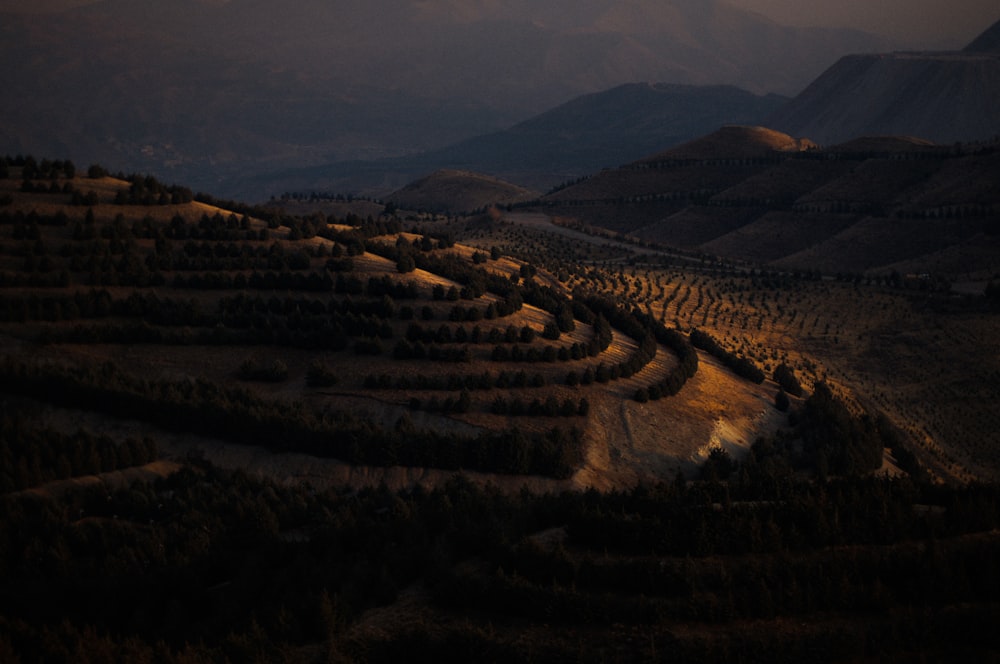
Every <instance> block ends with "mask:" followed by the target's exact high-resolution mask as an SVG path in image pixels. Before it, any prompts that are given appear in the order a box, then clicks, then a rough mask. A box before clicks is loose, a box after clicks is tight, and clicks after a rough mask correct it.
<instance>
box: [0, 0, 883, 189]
mask: <svg viewBox="0 0 1000 664" xmlns="http://www.w3.org/2000/svg"><path fill="white" fill-rule="evenodd" d="M886 46H888V45H887V44H886V43H885V41H884V40H882V39H880V38H876V37H873V36H871V35H867V34H863V33H859V32H856V31H847V30H819V29H799V28H787V27H783V26H779V25H777V24H775V23H772V22H770V21H768V20H767V19H765V18H763V17H761V16H759V15H756V14H752V13H748V12H743V11H740V10H737V9H734V8H731V7H729V6H728V5H726V4H724V3H723V2H721V1H718V0H670V1H669V2H664V1H661V0H572V1H571V0H549V1H547V2H545V3H538V2H528V1H527V0H519V1H516V2H507V3H496V2H493V1H491V0H463V2H457V1H455V0H425V1H423V2H416V1H401V0H371V1H369V2H364V3H353V4H350V3H331V2H327V1H323V0H290V1H289V2H282V3H277V2H273V0H230V1H229V2H210V1H208V0H201V1H199V0H175V1H172V2H169V3H165V2H160V1H158V0H101V1H98V2H95V3H93V4H90V5H88V6H85V7H80V8H77V9H74V10H70V11H66V12H61V13H57V14H48V15H44V16H29V15H5V16H3V17H2V18H0V59H2V61H3V62H4V63H6V64H7V66H4V67H2V68H0V89H2V90H3V94H2V95H0V118H2V119H3V121H2V122H0V150H2V151H4V152H10V153H17V152H31V153H37V154H49V155H61V156H63V157H68V158H71V159H74V160H78V161H81V162H83V161H86V160H91V161H98V162H100V163H102V164H105V165H107V166H108V167H109V168H112V169H115V170H119V169H120V170H125V171H131V170H135V171H141V172H152V173H154V174H155V175H157V176H158V177H159V178H161V179H165V180H171V179H174V180H176V181H183V182H186V183H188V184H189V185H190V186H193V187H195V188H199V189H204V190H206V191H210V192H213V193H215V194H218V195H229V194H232V193H234V189H233V188H232V185H231V183H232V182H234V181H235V180H239V179H244V178H246V177H248V176H252V175H255V174H260V173H266V172H274V171H278V170H282V169H287V168H289V167H293V166H313V165H320V164H325V163H332V162H338V161H346V160H357V159H364V160H377V159H381V158H386V157H393V156H402V155H406V154H414V153H417V152H422V151H427V150H431V149H436V148H440V147H442V146H446V145H449V144H453V143H456V142H458V141H460V140H462V139H465V138H468V137H471V136H476V135H480V134H487V133H490V132H494V131H497V130H501V129H504V128H508V127H511V126H513V125H515V124H516V123H517V122H519V121H522V120H524V119H526V118H530V117H532V116H534V115H536V114H538V113H541V112H543V111H546V110H547V109H551V108H554V107H555V106H557V105H559V104H561V103H564V102H566V101H567V100H570V99H573V98H574V97H577V96H580V95H584V94H591V93H595V92H600V91H603V90H608V89H610V88H613V87H615V86H617V85H621V84H624V83H629V82H635V81H650V80H651V81H669V82H673V83H683V84H691V85H706V84H728V85H739V86H740V87H742V88H744V89H747V90H750V91H753V92H755V93H764V92H776V93H781V94H793V93H795V92H797V91H799V90H801V89H802V88H803V87H804V86H805V85H806V84H807V83H808V82H809V81H810V80H812V79H813V78H814V77H815V76H816V75H817V74H818V73H819V72H821V71H822V70H823V69H824V68H825V67H827V66H829V64H830V63H831V62H833V61H835V60H836V58H838V57H839V56H841V55H843V54H845V53H851V52H858V51H862V52H866V51H875V50H879V49H884V48H885V47H886ZM612 158H613V157H612Z"/></svg>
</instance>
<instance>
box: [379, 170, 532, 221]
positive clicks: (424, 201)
mask: <svg viewBox="0 0 1000 664" xmlns="http://www.w3.org/2000/svg"><path fill="white" fill-rule="evenodd" d="M535 198H538V193H537V192H533V191H531V190H528V189H525V188H524V187H518V186H517V185H513V184H510V183H509V182H504V181H503V180H499V179H497V178H494V177H490V176H487V175H481V174H478V173H470V172H468V171H454V170H440V171H435V172H434V173H431V174H430V175H428V176H426V177H423V178H421V179H419V180H417V181H415V182H412V183H410V184H408V185H407V186H405V187H403V188H402V189H400V190H399V191H396V192H394V193H392V194H390V195H389V196H387V197H386V202H387V203H393V204H395V205H396V206H397V207H399V208H402V209H405V210H427V211H431V212H443V213H458V212H471V211H473V210H481V209H485V208H486V207H488V206H490V205H502V206H507V205H511V204H513V203H521V202H524V201H529V200H533V199H535Z"/></svg>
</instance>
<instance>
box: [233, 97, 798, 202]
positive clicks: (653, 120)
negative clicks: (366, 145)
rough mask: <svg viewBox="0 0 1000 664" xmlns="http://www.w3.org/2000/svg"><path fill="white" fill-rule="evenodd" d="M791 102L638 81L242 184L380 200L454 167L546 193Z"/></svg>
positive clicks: (266, 189)
mask: <svg viewBox="0 0 1000 664" xmlns="http://www.w3.org/2000/svg"><path fill="white" fill-rule="evenodd" d="M786 101H787V98H786V97H781V96H779V95H755V94H752V93H749V92H747V91H745V90H741V89H739V88H734V87H730V86H691V85H671V84H647V83H632V84H626V85H621V86H618V87H615V88H613V89H611V90H607V91H604V92H599V93H595V94H591V95H584V96H581V97H578V98H576V99H573V100H571V101H569V102H567V103H565V104H562V105H560V106H558V107H556V108H554V109H552V110H550V111H547V112H545V113H542V114H541V115H538V116H536V117H533V118H531V119H529V120H526V121H524V122H521V123H519V124H516V125H514V126H513V127H511V128H510V129H506V130H503V131H498V132H493V133H490V134H485V135H482V136H477V137H474V138H470V139H467V140H464V141H460V142H458V143H455V144H453V145H450V146H448V147H445V148H441V149H438V150H431V151H427V152H422V153H419V154H416V155H411V156H408V157H400V158H396V159H382V160H377V161H370V162H341V163H335V164H329V165H324V166H319V167H314V168H300V169H290V170H288V171H285V172H279V173H267V174H264V175H262V176H259V177H257V178H254V179H251V180H249V181H247V182H245V183H242V184H239V185H237V188H238V190H239V191H243V192H246V195H252V194H253V193H255V192H256V193H257V194H258V195H259V194H260V192H269V193H272V194H274V193H281V192H284V191H310V190H320V191H335V192H348V191H360V192H362V193H366V194H371V195H376V196H382V195H385V194H386V193H387V192H388V191H392V190H394V189H397V188H399V187H401V186H403V185H404V184H406V183H408V182H410V181H412V180H414V179H416V178H418V177H420V176H422V175H425V174H427V173H430V172H432V171H436V170H440V169H455V170H465V171H475V172H480V173H489V174H491V175H493V176H496V177H500V178H503V179H505V180H508V181H510V182H513V183H517V184H518V185H520V186H524V187H528V188H532V189H537V190H540V191H546V190H548V189H550V188H552V187H554V186H556V185H559V184H562V183H564V182H567V181H569V180H574V179H577V178H580V177H582V176H586V175H589V174H591V173H593V172H594V171H597V170H600V169H602V168H605V167H615V166H618V165H620V164H623V163H627V162H629V161H633V160H635V159H637V158H638V157H641V156H643V155H647V154H650V153H652V152H654V151H657V150H660V149H662V148H663V146H667V145H676V144H678V143H683V142H684V141H688V140H691V139H693V138H695V137H698V136H701V135H704V134H706V133H708V132H710V131H712V130H714V129H716V128H718V127H719V126H720V125H723V124H727V123H739V124H755V123H758V122H760V121H761V120H762V119H763V118H764V117H766V116H767V115H768V114H770V113H771V112H773V111H774V110H776V109H777V108H779V107H780V106H781V105H782V104H783V103H785V102H786Z"/></svg>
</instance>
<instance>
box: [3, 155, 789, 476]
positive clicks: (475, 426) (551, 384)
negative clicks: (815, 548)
mask: <svg viewBox="0 0 1000 664" xmlns="http://www.w3.org/2000/svg"><path fill="white" fill-rule="evenodd" d="M63 169H64V166H63V165H62V164H61V163H59V162H56V164H55V165H53V163H51V162H45V163H42V164H35V163H32V164H29V165H17V166H13V167H11V169H10V172H9V173H8V175H10V176H11V177H8V178H7V179H5V180H0V186H2V187H3V190H2V195H3V196H4V197H5V199H6V200H7V205H5V206H4V208H3V209H2V210H0V215H2V221H3V223H2V228H3V229H5V230H4V233H3V234H2V242H3V244H2V247H3V251H2V254H0V256H2V258H0V285H2V289H3V290H2V292H0V319H2V333H3V337H2V338H3V351H4V355H5V364H4V369H3V371H4V376H5V384H7V385H12V386H16V387H15V388H13V391H14V392H15V393H17V394H20V395H22V396H25V397H29V398H32V399H35V400H40V401H42V402H45V403H47V404H49V406H48V407H49V408H53V409H54V410H53V411H52V412H51V413H50V415H49V416H48V419H51V420H52V421H53V422H63V423H64V425H65V427H66V428H67V429H68V430H69V429H72V428H73V426H74V425H73V422H74V421H76V420H77V419H80V418H83V419H87V420H88V421H94V422H95V426H97V427H98V428H102V427H112V428H118V429H120V428H121V427H123V426H124V427H125V429H126V430H131V429H134V430H135V431H136V432H146V433H148V432H149V431H152V430H155V431H157V432H159V433H160V434H163V433H170V434H171V436H172V437H170V438H169V439H170V440H171V441H173V442H171V443H170V446H169V449H170V454H171V455H173V456H174V457H177V456H183V455H184V454H187V453H188V452H189V451H191V450H195V449H197V450H200V451H201V452H200V453H206V452H207V453H209V454H210V455H211V454H215V455H216V457H214V458H218V459H229V460H230V461H229V463H232V464H235V465H238V466H241V467H248V466H252V467H257V468H258V469H260V470H261V471H262V472H266V471H267V469H268V461H267V458H266V456H265V457H264V458H263V459H262V458H260V457H258V456H254V455H257V454H258V453H259V450H269V451H270V452H271V453H281V454H284V455H298V456H294V457H290V456H284V457H282V458H281V460H277V459H275V460H274V461H275V462H276V463H275V464H273V465H278V466H280V467H281V468H282V470H281V471H280V472H281V473H282V474H284V476H287V477H289V478H294V477H296V476H297V477H303V476H309V477H310V479H311V481H320V482H323V483H329V484H335V483H338V482H342V481H344V480H345V478H346V479H347V480H348V481H349V482H351V483H358V484H362V485H365V484H372V483H378V482H380V481H387V482H390V483H391V484H393V485H394V486H409V485H411V484H413V483H414V482H415V481H417V479H418V478H419V479H420V480H421V481H423V482H430V483H434V482H435V481H444V480H445V479H446V478H447V477H448V476H449V474H450V473H451V472H453V471H455V470H458V469H463V470H466V471H470V472H478V473H481V474H482V475H483V477H486V476H497V477H496V478H495V479H494V481H499V482H506V483H509V484H510V485H511V486H519V485H521V484H524V483H529V484H530V483H537V484H539V486H561V485H565V486H598V487H613V486H629V485H631V484H633V483H634V482H635V481H637V480H638V479H641V478H647V479H664V478H669V477H672V476H673V475H674V474H675V473H676V472H678V471H679V470H681V471H685V472H694V470H695V468H696V466H697V465H698V464H699V463H700V462H701V461H702V460H703V459H704V458H705V456H706V455H707V453H708V449H709V447H710V446H711V445H713V444H715V445H718V444H719V442H720V439H719V436H718V434H717V431H716V430H717V427H718V423H719V422H720V421H724V422H726V423H727V424H728V426H729V427H730V429H731V430H732V432H731V433H730V434H728V435H727V436H726V437H725V441H726V443H727V445H731V446H732V449H733V450H734V451H737V450H739V449H740V448H741V447H742V448H746V447H747V446H749V444H750V443H751V442H752V441H753V440H754V439H755V438H756V437H757V436H758V435H762V434H765V433H767V432H769V431H772V430H773V429H775V428H776V427H777V426H779V425H780V423H781V418H780V416H779V413H778V412H777V411H776V410H775V409H774V407H773V405H772V404H771V403H770V400H771V396H772V395H773V390H774V388H773V387H767V386H756V385H754V386H752V387H749V388H743V387H741V386H740V384H741V382H742V381H741V379H739V378H738V377H736V376H734V375H732V374H730V373H729V372H727V371H726V370H724V369H722V368H721V367H719V366H715V365H713V364H712V363H708V364H706V365H705V367H704V370H703V371H701V372H698V375H697V379H696V380H695V381H693V382H692V384H691V388H690V389H685V390H684V395H685V396H684V397H683V398H682V397H677V398H676V399H674V400H673V401H672V402H670V403H669V404H668V401H670V400H666V397H668V396H669V395H672V394H676V393H677V392H678V391H680V390H681V387H682V386H684V385H685V383H686V381H688V379H689V378H690V377H691V376H693V375H695V372H696V370H697V367H698V360H697V354H696V352H695V351H694V349H692V348H691V347H690V345H689V344H688V342H687V339H686V337H685V336H684V335H681V334H677V333H676V332H673V331H671V330H670V329H669V328H667V327H665V326H663V325H661V324H660V323H659V322H658V321H655V320H653V319H652V318H651V317H650V316H649V315H648V313H646V312H643V311H641V310H638V309H635V310H633V308H632V307H631V306H630V305H629V303H628V302H627V301H624V302H623V301H621V300H614V299H606V298H599V297H594V296H593V295H592V294H588V293H587V292H584V291H580V292H577V293H575V294H574V293H572V292H571V291H570V289H569V288H568V287H567V285H566V284H565V283H564V281H560V278H559V277H560V275H559V274H553V273H549V272H547V271H545V270H539V269H537V268H536V267H534V266H532V265H531V264H529V263H526V262H524V261H523V260H516V259H512V258H508V257H505V256H504V255H503V252H502V251H500V250H499V249H497V248H490V247H484V248H483V249H474V248H471V247H468V246H462V245H456V244H454V243H453V242H452V241H451V240H449V238H448V237H447V236H444V235H441V236H437V237H435V236H434V235H433V233H431V234H420V233H418V234H414V233H408V232H403V231H402V229H401V225H400V223H399V222H398V221H395V220H393V219H390V218H388V217H386V218H382V219H379V220H375V219H368V220H361V219H358V218H348V219H345V220H341V221H337V222H336V223H334V220H331V219H326V218H325V217H324V216H323V215H322V214H316V215H313V216H310V217H307V218H295V219H293V218H288V217H282V216H280V215H279V214H277V213H273V212H267V211H266V210H265V211H258V212H260V213H261V216H257V217H254V216H250V215H249V214H242V213H234V212H229V211H225V210H222V209H219V208H216V207H213V206H211V205H208V204H206V203H201V202H196V201H193V200H190V192H187V191H186V190H184V189H183V188H179V187H164V186H163V185H162V184H160V183H158V182H156V181H155V180H153V179H151V178H140V177H134V178H131V179H130V180H121V179H117V178H113V177H108V176H106V175H104V174H103V173H101V172H99V171H95V172H92V173H91V174H90V175H88V176H86V177H82V176H79V175H77V174H75V173H73V174H72V175H73V176H72V177H69V174H68V173H67V172H66V171H65V170H63ZM26 173H27V176H26V175H25V174H26ZM261 217H266V218H261ZM345 221H347V222H350V223H343V222H345ZM563 280H565V277H563ZM640 394H641V397H642V398H641V399H639V398H637V395H640ZM686 399H691V400H693V402H694V403H697V402H705V403H708V404H711V405H710V407H706V408H699V407H695V406H692V407H690V408H687V409H684V408H676V407H675V406H676V403H674V402H677V401H678V400H680V401H682V402H683V401H684V400H686ZM207 404H211V406H208V405H207ZM67 408H73V409H80V408H82V409H83V410H84V411H86V413H79V412H77V411H76V410H74V411H73V412H72V413H68V412H67V411H66V409H67ZM123 421H125V422H127V425H124V424H121V422H123ZM101 422H103V424H101ZM665 428H666V429H669V430H674V431H676V433H673V434H669V435H664V434H663V432H664V429H665ZM143 435H145V434H143ZM185 436H186V438H185ZM219 440H221V441H223V442H225V443H228V445H229V446H228V447H227V446H226V445H221V446H220V445H218V444H216V442H213V441H219ZM233 444H235V445H237V446H241V447H238V448H236V449H242V450H243V454H244V456H242V457H240V456H239V455H236V456H234V452H233V449H234V448H233V447H232V445H233ZM250 448H253V449H250ZM164 449H166V448H164ZM213 450H214V452H212V451H213ZM255 450H256V451H255ZM303 455H305V456H303ZM290 458H294V459H295V462H294V463H292V462H291V461H289V459H290ZM408 469H409V470H408ZM428 469H429V470H428ZM529 476H532V477H534V478H535V479H527V478H528V477H529ZM435 478H437V479H435ZM504 478H508V479H504ZM539 478H548V479H546V480H543V479H539ZM546 482H548V484H546ZM559 483H562V484H559Z"/></svg>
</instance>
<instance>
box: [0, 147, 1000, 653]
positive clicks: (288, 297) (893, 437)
mask: <svg viewBox="0 0 1000 664" xmlns="http://www.w3.org/2000/svg"><path fill="white" fill-rule="evenodd" d="M0 165H2V167H3V168H0V174H2V175H4V176H5V177H3V178H0V355H2V357H0V460H2V463H0V535H2V536H0V570H2V578H0V660H4V661H19V660H20V661H34V660H53V661H64V660H70V659H72V660H74V661H88V660H90V661H93V660H102V661H143V660H146V661H153V660H155V661H162V662H166V663H170V662H191V661H218V662H243V661H301V662H356V661H357V662H382V661H386V662H388V661H400V660H406V659H415V658H419V659H435V660H442V661H454V660H461V661H505V662H506V661H530V660H542V661H582V662H606V661H637V660H650V661H655V660H658V659H661V658H663V657H664V656H667V657H669V658H670V659H671V661H675V660H676V661H685V662H705V661H720V660H723V659H733V660H738V659H740V658H752V659H768V660H771V661H788V662H793V661H802V660H803V659H806V658H812V659H817V655H816V653H821V656H820V657H818V659H819V660H820V661H859V660H866V659H872V658H878V659H889V660H907V659H912V658H916V657H924V658H935V659H951V658H961V659H964V660H971V659H984V658H986V659H988V658H989V656H990V655H992V654H993V653H995V652H996V650H997V647H998V643H997V634H996V630H993V629H991V627H992V626H993V625H994V624H995V623H996V620H997V613H998V612H997V607H996V602H995V597H996V594H997V592H998V590H1000V578H998V576H997V574H996V572H995V565H993V564H992V562H993V561H994V560H995V559H996V556H997V552H998V537H997V527H998V524H1000V493H998V491H997V488H996V485H990V484H983V483H979V482H968V483H966V481H968V480H983V479H990V478H995V477H996V472H997V468H998V466H1000V464H998V462H997V458H998V457H997V446H996V444H995V440H994V439H993V433H992V432H995V431H996V426H997V422H996V414H995V409H994V408H993V405H994V404H995V402H996V398H997V395H998V394H1000V389H998V385H1000V381H998V378H1000V367H998V366H997V364H996V361H995V358H997V357H1000V355H998V354H997V352H996V343H997V339H998V338H1000V337H998V336H997V335H996V320H997V319H996V308H995V306H994V305H992V302H993V299H992V298H993V297H995V293H994V292H993V291H994V290H995V289H996V286H995V285H994V286H992V287H991V289H990V297H986V296H966V297H957V296H953V295H951V294H945V293H943V292H942V291H940V290H935V289H933V288H931V285H932V284H931V283H929V282H927V283H925V282H924V281H922V280H921V279H919V278H917V279H916V281H915V282H914V283H908V282H907V281H906V279H905V278H904V277H900V278H899V279H898V280H891V279H890V280H886V279H881V280H880V279H863V278H844V277H843V275H842V276H841V278H840V279H833V278H823V277H822V276H821V275H818V274H816V273H815V272H800V273H798V274H794V273H790V272H779V271H774V270H771V271H764V270H760V269H756V268H748V267H747V266H746V265H742V264H738V263H732V262H726V261H720V260H716V259H710V258H708V257H706V256H704V255H700V254H697V253H693V252H685V251H680V250H677V249H667V248H662V247H653V246H648V245H644V244H641V243H636V242H634V241H632V240H630V239H629V238H623V237H618V236H614V235H613V234H611V233H609V232H608V231H606V230H604V231H600V232H598V230H597V229H594V228H584V229H583V230H581V229H578V228H571V227H569V226H568V225H567V224H566V223H559V224H556V223H553V221H552V220H551V219H550V218H549V217H547V216H546V215H544V214H540V213H538V212H523V211H514V212H498V211H497V210H495V209H494V210H491V211H490V213H489V214H484V215H481V216H473V217H449V218H442V217H431V216H424V215H419V214H416V213H409V212H404V213H401V216H403V218H404V219H405V221H400V219H399V218H398V217H392V216H390V215H385V216H382V215H377V213H378V208H377V207H373V206H374V204H373V203H371V202H363V203H359V204H357V207H352V205H353V204H352V203H348V202H340V201H334V202H330V203H329V205H331V206H337V209H342V210H345V214H343V215H342V216H339V217H336V218H331V217H328V216H327V215H326V214H325V213H324V212H323V206H324V205H326V204H325V203H323V202H322V201H308V202H306V201H301V202H297V203H295V209H296V210H298V211H300V212H304V213H305V212H307V214H305V215H304V216H298V217H292V216H289V215H288V213H287V211H282V210H279V209H268V208H249V207H244V206H240V205H236V204H233V205H227V206H222V207H217V206H215V205H213V204H211V203H212V202H211V201H209V200H207V199H206V200H205V201H201V202H199V201H194V200H193V199H192V197H191V194H190V192H189V191H188V190H186V189H184V188H183V187H166V186H164V185H162V184H161V183H158V182H157V181H156V180H154V179H153V178H146V177H132V178H123V177H109V176H107V175H106V174H105V173H103V171H102V170H101V169H99V168H92V169H88V174H87V176H81V175H80V174H78V173H76V169H75V168H73V166H72V164H67V163H66V162H40V163H36V162H34V161H33V160H14V162H13V163H8V161H7V160H0ZM345 205H346V206H347V207H344V206H345ZM226 208H228V209H226ZM706 209H708V208H707V207H706ZM720 209H722V208H720ZM351 210H355V211H356V210H370V211H372V212H373V214H372V216H371V218H361V217H359V216H357V215H356V213H355V212H353V211H351ZM828 214H830V215H832V216H836V213H835V212H831V213H828ZM720 219H721V217H720ZM691 229H692V231H691V232H694V231H695V229H696V227H695V225H693V224H692V226H691ZM584 231H586V232H584ZM584 489H585V490H584ZM665 653H669V655H665Z"/></svg>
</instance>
